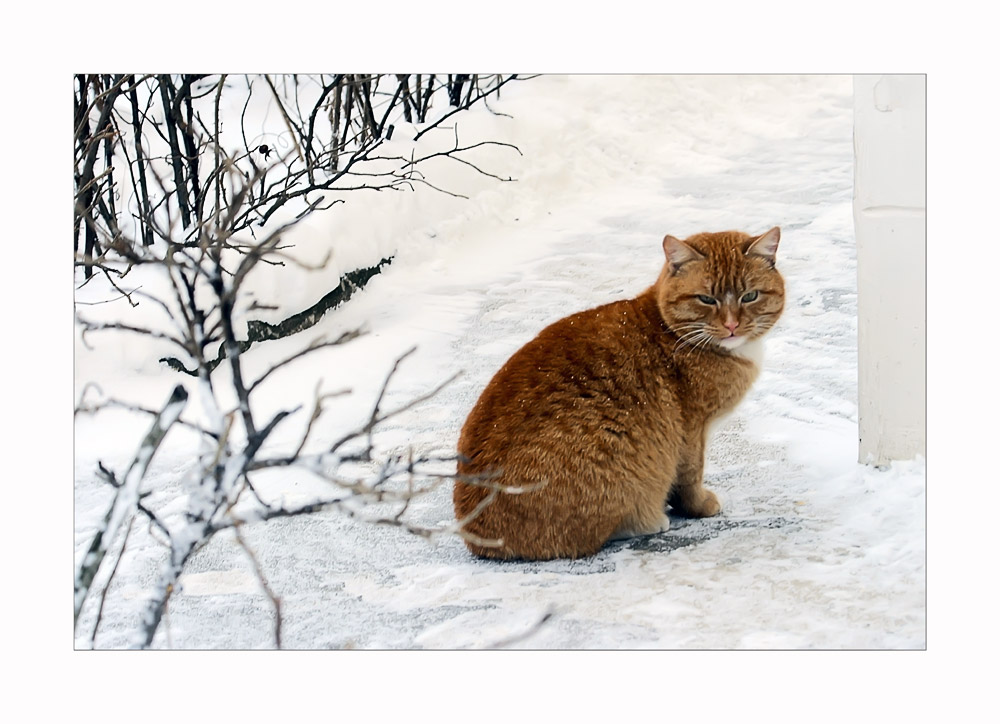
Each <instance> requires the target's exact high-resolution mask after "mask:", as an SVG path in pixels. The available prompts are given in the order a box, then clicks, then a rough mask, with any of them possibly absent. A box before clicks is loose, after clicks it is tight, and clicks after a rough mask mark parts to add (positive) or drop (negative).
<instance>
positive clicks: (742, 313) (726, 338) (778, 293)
mask: <svg viewBox="0 0 1000 724" xmlns="http://www.w3.org/2000/svg"><path fill="white" fill-rule="evenodd" d="M780 238H781V230H780V229H779V228H778V227H774V228H773V229H771V230H770V231H768V232H767V233H765V234H762V235H760V236H750V235H749V234H744V233H742V232H739V231H723V232H720V233H711V234H696V235H694V236H692V237H689V238H687V239H685V240H684V241H681V240H680V239H676V238H674V237H673V236H669V235H668V236H666V237H664V239H663V251H664V253H665V254H666V263H665V264H664V266H663V271H662V272H661V273H660V277H659V279H658V280H657V282H656V300H657V304H658V305H659V307H660V313H661V314H662V315H663V319H664V321H665V322H666V323H667V326H668V327H670V328H671V329H672V330H673V331H674V332H675V333H676V334H677V335H678V336H679V337H680V338H681V341H682V342H683V343H685V344H686V345H688V346H692V347H701V348H708V347H710V346H711V345H714V346H715V347H717V348H722V349H725V350H734V349H736V348H738V347H740V346H742V345H743V344H744V343H746V342H747V341H749V340H752V339H756V338H758V337H760V336H761V335H763V334H764V333H766V332H767V331H768V330H769V329H770V328H771V327H772V326H774V323H775V322H776V321H777V320H778V317H779V316H780V315H781V311H782V310H783V309H784V306H785V283H784V280H783V279H782V278H781V274H780V273H779V272H778V270H777V269H776V268H775V264H774V258H775V254H776V253H777V251H778V241H779V239H780Z"/></svg>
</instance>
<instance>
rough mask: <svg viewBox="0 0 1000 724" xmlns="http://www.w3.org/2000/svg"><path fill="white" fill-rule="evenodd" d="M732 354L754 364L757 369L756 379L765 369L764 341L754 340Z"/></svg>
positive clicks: (760, 339)
mask: <svg viewBox="0 0 1000 724" xmlns="http://www.w3.org/2000/svg"><path fill="white" fill-rule="evenodd" d="M732 354H733V355H735V356H736V357H742V358H743V359H745V360H750V361H751V362H753V364H754V367H756V368H757V369H756V372H755V373H754V377H756V376H757V375H758V374H760V371H761V369H763V367H764V339H763V338H758V339H752V340H750V341H749V342H746V343H745V344H743V345H741V346H739V347H737V348H736V349H734V350H733V351H732Z"/></svg>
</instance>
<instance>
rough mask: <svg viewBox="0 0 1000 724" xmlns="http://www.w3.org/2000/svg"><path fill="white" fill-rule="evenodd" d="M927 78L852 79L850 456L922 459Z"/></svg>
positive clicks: (880, 459)
mask: <svg viewBox="0 0 1000 724" xmlns="http://www.w3.org/2000/svg"><path fill="white" fill-rule="evenodd" d="M925 112H926V77H925V76H923V75H881V76H879V75H860V76H855V78H854V229H855V237H856V240H857V253H858V437H859V454H858V458H859V460H860V461H861V462H863V463H873V464H875V465H884V464H886V463H888V462H889V461H891V460H907V459H912V458H914V457H915V456H917V455H924V454H926V410H925V404H926V358H925V354H926V340H925V331H926V312H925V310H926V306H925V302H926V283H925V279H926V272H925V245H926V228H925V218H926V211H925V207H926V171H925V169H926V144H925V139H926V123H925V118H926V115H925Z"/></svg>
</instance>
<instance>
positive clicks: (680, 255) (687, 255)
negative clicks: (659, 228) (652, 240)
mask: <svg viewBox="0 0 1000 724" xmlns="http://www.w3.org/2000/svg"><path fill="white" fill-rule="evenodd" d="M663 253H664V254H666V255H667V261H668V262H670V267H671V271H674V272H676V271H677V270H678V269H680V268H681V265H682V264H685V263H687V262H689V261H695V260H697V259H704V258H705V257H704V256H702V255H701V254H700V253H698V252H697V251H695V250H694V249H692V248H691V247H690V246H688V245H687V244H685V243H684V242H683V241H681V240H680V239H678V238H676V237H673V236H670V234H667V235H666V236H664V237H663Z"/></svg>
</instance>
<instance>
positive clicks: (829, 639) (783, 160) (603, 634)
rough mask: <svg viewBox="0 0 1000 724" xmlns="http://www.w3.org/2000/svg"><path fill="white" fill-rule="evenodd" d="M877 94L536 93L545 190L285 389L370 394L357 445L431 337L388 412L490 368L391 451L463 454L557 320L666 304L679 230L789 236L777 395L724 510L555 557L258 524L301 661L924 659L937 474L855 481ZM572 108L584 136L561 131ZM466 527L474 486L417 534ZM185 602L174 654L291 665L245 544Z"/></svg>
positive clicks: (485, 225)
mask: <svg viewBox="0 0 1000 724" xmlns="http://www.w3.org/2000/svg"><path fill="white" fill-rule="evenodd" d="M850 89H851V85H850V80H849V78H833V79H829V78H807V79H784V78H765V79H715V78H697V77H695V78H685V79H680V80H678V79H669V78H656V77H649V78H638V79H631V78H611V79H601V78H572V79H565V78H540V79H537V80H535V81H532V82H531V83H530V84H524V85H523V86H522V87H521V88H519V89H518V91H517V92H516V93H512V94H511V95H512V97H511V98H510V99H508V100H507V101H506V103H507V104H509V105H506V106H503V108H504V110H505V111H507V112H511V113H513V114H514V116H515V118H518V119H520V118H526V117H528V116H529V114H536V115H535V116H533V117H534V118H541V119H543V120H544V123H543V122H542V121H538V122H537V123H538V125H537V126H535V127H529V128H528V130H526V131H523V132H522V135H521V136H517V134H516V133H514V139H515V141H516V142H517V143H518V144H519V145H520V146H521V148H522V150H523V151H524V160H523V161H522V162H521V163H522V164H523V166H522V167H521V168H520V169H519V172H517V173H515V174H514V175H515V176H518V178H519V179H520V180H519V181H518V182H517V183H516V184H508V185H504V186H502V188H500V189H499V190H493V189H490V190H487V191H484V192H483V193H482V194H480V195H479V196H477V197H474V198H473V201H472V202H471V204H472V206H473V210H472V211H463V213H462V214H460V215H456V216H454V217H449V218H443V219H440V220H438V221H437V222H435V223H433V224H429V225H426V226H424V227H421V228H419V229H415V230H414V231H413V232H412V233H410V234H409V236H408V237H407V238H408V241H409V242H410V243H409V244H408V245H403V244H401V248H400V250H399V253H398V255H397V258H396V260H395V261H394V263H393V264H392V265H391V266H390V267H389V268H388V269H387V270H386V271H385V272H384V273H383V274H382V275H380V276H379V277H376V278H375V279H374V280H373V281H372V282H371V284H370V285H369V286H368V287H367V288H366V289H365V291H364V292H363V293H361V294H359V295H358V296H357V297H356V298H355V299H354V300H353V301H352V302H351V303H350V304H349V305H348V306H347V307H345V308H344V309H343V310H339V311H338V312H337V313H335V314H332V315H329V318H328V319H325V320H323V322H322V323H321V324H320V325H319V327H317V331H323V332H326V333H328V334H336V333H337V332H339V331H340V330H342V329H348V328H352V327H354V326H356V325H358V324H361V323H367V324H368V326H369V328H370V330H371V333H370V334H369V335H367V336H366V337H363V338H362V339H360V340H358V341H357V342H356V343H354V344H352V345H350V346H349V347H346V348H344V349H338V350H334V351H331V352H330V354H328V355H325V356H323V357H322V358H321V360H320V361H318V362H314V363H312V364H313V365H314V366H313V367H309V366H308V365H307V366H306V367H305V368H304V372H302V373H300V377H301V378H302V379H301V380H299V381H293V380H289V383H288V386H287V387H285V388H283V389H284V390H285V391H287V393H288V395H289V396H292V395H295V394H300V393H301V394H303V396H304V397H308V395H309V394H310V393H311V391H312V388H313V386H314V384H315V379H316V378H317V377H319V376H325V377H330V378H331V381H330V385H331V387H336V386H337V385H336V384H335V381H334V380H333V379H332V378H333V377H337V378H338V379H343V380H350V381H351V386H352V387H353V389H354V395H353V397H352V398H351V399H352V402H345V403H344V408H343V411H342V413H343V414H342V424H343V425H344V426H346V425H348V424H350V422H351V420H352V417H353V418H356V419H360V418H362V417H364V416H365V415H367V412H368V409H369V404H370V403H368V402H367V400H370V399H372V396H373V393H374V391H375V390H376V389H377V386H378V384H379V382H380V381H381V379H382V377H383V376H384V374H385V373H386V371H388V369H389V367H390V366H391V364H392V361H393V360H394V359H395V357H396V356H397V355H398V354H399V353H400V352H402V351H403V350H405V349H407V348H408V347H409V346H411V345H413V344H416V345H417V346H418V352H417V353H416V355H414V357H413V358H412V359H411V360H408V361H407V362H405V363H404V366H403V368H402V369H401V373H400V375H399V377H398V378H397V379H396V380H395V383H394V385H393V387H392V388H391V390H390V395H389V399H388V400H387V402H388V403H389V404H392V403H394V402H395V403H400V402H403V401H405V400H408V399H410V398H412V397H414V396H417V395H419V394H422V393H423V392H425V391H426V390H427V389H428V388H429V387H431V386H433V385H434V384H436V383H437V382H440V381H441V380H444V379H445V378H447V377H448V376H450V375H451V374H452V373H453V372H455V371H458V370H461V371H463V374H462V376H461V377H460V378H459V379H458V380H457V381H456V382H455V383H454V384H452V385H451V386H449V387H447V388H446V389H445V390H444V391H442V392H441V393H440V394H439V395H438V396H437V397H435V398H434V399H433V400H430V401H429V402H427V403H425V404H423V405H421V406H420V407H419V408H418V409H415V410H413V411H411V412H410V413H407V414H406V415H404V416H401V417H399V418H397V419H396V420H394V421H393V423H392V424H391V425H389V426H387V427H386V428H385V429H384V430H383V431H382V433H381V434H380V435H379V436H378V437H377V441H378V442H379V444H380V446H381V448H382V449H383V450H385V451H387V452H392V451H393V450H403V449H406V447H407V446H409V445H412V446H414V448H415V449H416V450H418V451H421V452H426V451H431V450H440V451H448V450H453V449H454V445H455V441H456V439H457V436H458V430H459V428H460V426H461V424H462V422H463V419H464V416H465V414H466V413H467V412H468V410H469V408H470V407H471V405H472V404H473V403H474V401H475V399H476V396H477V395H478V393H479V391H480V390H481V389H482V387H483V386H484V385H485V383H486V382H487V381H488V379H489V377H490V376H491V375H492V374H493V372H494V371H495V370H496V369H497V368H499V367H500V365H501V364H502V363H503V362H504V360H505V359H506V358H507V357H508V356H509V355H510V354H511V353H512V352H513V351H514V350H516V349H517V348H518V347H519V346H520V345H521V344H523V343H524V342H525V341H527V340H528V339H530V338H531V336H533V335H534V334H535V333H536V332H537V331H538V330H540V329H541V328H542V327H543V326H545V325H546V324H548V323H549V322H551V321H554V320H555V319H557V318H559V317H562V316H564V315H565V314H568V313H570V312H572V311H576V310H579V309H584V308H587V307H591V306H594V305H597V304H600V303H603V302H606V301H610V300H612V299H617V298H622V297H624V296H632V295H634V294H636V293H638V292H640V291H641V290H642V289H644V288H645V287H646V286H648V284H650V283H651V282H652V280H653V279H654V278H655V276H656V273H657V271H658V269H659V266H660V263H661V255H662V251H661V250H660V246H659V243H660V240H661V239H662V237H663V235H664V234H665V233H671V234H674V235H676V236H681V237H683V236H685V235H688V234H690V233H694V232H696V231H702V230H712V231H715V230H722V229H727V228H740V229H743V230H746V231H749V232H754V231H758V232H759V231H764V230H766V229H768V228H770V227H771V226H773V225H775V224H778V225H780V226H781V227H782V231H783V233H782V245H781V248H780V250H779V254H778V257H779V267H780V268H781V270H782V271H783V273H784V275H785V277H786V280H787V282H788V290H789V303H788V306H787V311H786V313H785V316H784V318H783V319H782V322H781V323H780V324H779V326H778V328H777V329H776V330H775V331H774V332H772V333H771V335H770V337H769V343H768V358H767V360H766V362H765V372H764V374H763V375H762V376H761V378H760V380H759V381H758V383H757V385H756V386H755V388H754V389H753V390H752V391H751V393H750V395H749V397H748V399H747V400H746V401H745V403H744V404H743V405H742V406H741V407H740V408H739V409H738V411H737V413H736V414H735V416H734V417H733V418H731V420H730V421H729V423H728V425H727V426H725V427H724V428H722V429H720V430H719V431H718V432H717V434H716V437H715V439H714V440H713V441H712V442H711V443H710V446H709V453H708V455H709V459H708V466H707V469H706V479H707V484H708V485H709V486H710V487H711V488H712V489H714V490H715V491H716V492H718V493H719V495H720V498H721V499H722V501H723V508H724V510H723V514H722V516H721V517H719V518H716V519H711V520H704V521H685V520H680V519H675V520H674V521H672V526H673V527H672V529H671V530H670V531H669V532H668V533H665V534H661V535H659V536H655V537H652V538H645V539H636V540H632V541H626V542H619V543H615V544H612V545H609V546H607V547H606V548H605V549H604V550H602V551H601V552H600V553H599V554H598V555H596V556H595V557H593V558H590V559H585V560H580V561H553V562H545V563H504V564H498V563H495V562H485V561H479V560H477V559H474V558H472V557H471V556H470V555H469V554H468V552H467V551H466V549H465V547H464V546H463V545H462V544H461V542H460V541H459V540H458V539H457V538H443V539H440V540H438V541H434V542H431V543H428V542H427V541H425V540H423V539H419V538H416V537H414V536H411V535H408V534H406V533H403V532H401V531H399V530H396V529H391V528H385V527H376V526H370V525H365V524H361V523H359V522H358V521H355V520H349V519H346V518H344V517H343V516H341V515H338V514H336V513H331V514H324V515H316V516H312V517H310V518H306V519H296V520H294V521H275V522H272V523H270V524H267V525H265V526H256V527H252V528H248V529H247V530H246V531H245V536H246V538H247V540H248V542H250V543H251V545H252V546H253V547H254V550H255V551H256V553H257V556H258V559H259V560H260V562H261V564H262V566H263V567H264V569H265V570H266V571H268V572H269V580H270V583H271V586H272V588H273V589H274V590H275V591H276V592H277V593H278V594H279V595H280V596H281V597H282V601H283V610H284V624H285V629H284V633H283V639H284V643H285V645H286V646H288V647H290V648H326V647H343V646H353V647H362V648H418V647H422V648H466V647H481V646H488V645H492V644H496V643H497V642H501V641H506V640H508V639H510V638H511V637H517V635H518V634H519V633H520V632H523V631H528V630H529V629H531V628H532V626H533V624H534V623H535V622H536V621H538V620H539V619H540V618H542V617H543V616H545V615H546V614H547V613H552V614H553V615H552V617H551V618H550V619H549V620H548V621H547V622H546V623H545V624H544V625H543V626H541V627H540V628H539V629H538V630H537V631H535V632H533V633H532V634H531V635H530V636H528V637H526V638H524V639H523V640H518V641H516V642H514V643H513V644H512V645H513V646H517V647H526V648H647V647H655V648H832V649H841V648H922V647H923V646H924V644H925V641H924V615H925V611H924V589H925V579H924V522H923V521H924V467H923V463H922V462H916V463H908V464H899V465H895V466H894V467H893V468H892V469H891V470H889V471H884V472H879V471H876V470H872V469H869V468H866V467H864V466H860V465H858V464H857V463H856V462H855V458H856V424H857V404H856V362H857V356H856V344H855V340H856V307H855V268H854V263H855V261H854V243H853V229H852V220H851V184H852V153H851V110H850V109H851V97H850ZM599 101H600V102H599ZM560 104H562V105H560ZM560 108H572V109H573V116H572V120H559V119H561V118H562V117H563V116H560V115H559V113H560ZM508 109H509V110H508ZM546 119H547V120H546ZM545 123H547V124H548V125H544V124H545ZM529 125H530V124H529ZM512 133H513V132H512ZM556 138H558V139H559V141H558V144H554V143H553V140H554V139H556ZM320 328H322V329H320ZM251 354H253V353H251ZM334 371H335V373H334ZM275 404H280V403H278V402H276V403H275ZM82 433H83V434H87V437H86V440H87V441H88V446H87V448H86V449H85V450H82V449H81V447H80V446H79V439H80V437H79V436H80V435H81V430H80V429H79V426H78V451H77V471H78V472H77V477H78V490H77V509H78V515H79V516H80V517H81V518H86V517H87V515H88V514H90V515H93V513H92V512H91V511H96V510H98V509H99V506H98V505H97V502H96V501H98V500H99V499H100V497H101V496H100V493H99V492H98V491H96V490H95V489H94V488H95V486H96V484H95V483H94V482H93V480H92V476H91V475H90V474H89V473H88V472H87V471H88V470H92V464H93V460H96V458H97V457H100V455H99V454H98V452H101V450H100V446H99V445H97V442H96V439H97V437H98V435H96V434H95V433H93V431H91V432H89V433H88V432H87V431H86V430H84V431H82ZM335 433H336V431H334V430H331V431H330V432H329V435H328V436H329V437H330V438H333V437H335V436H336V434H335ZM90 445H93V446H94V447H93V448H91V447H90ZM102 454H104V455H105V456H106V455H107V450H104V451H103V452H102ZM124 454H127V450H126V451H122V455H124ZM104 459H108V458H107V457H105V458H104ZM158 464H159V466H158V468H157V470H159V471H160V472H159V474H161V475H164V476H167V475H168V474H169V472H170V471H171V470H172V469H173V468H174V467H175V466H177V465H179V464H180V463H179V461H177V460H173V461H172V460H171V459H170V456H169V453H167V452H165V453H164V456H163V458H162V459H160V460H158ZM164 479H166V478H164ZM268 485H269V486H270V487H269V488H268V492H270V493H272V494H275V495H282V496H285V498H286V500H292V499H294V498H295V496H296V495H302V496H307V495H308V494H309V493H310V492H312V491H311V490H310V489H309V487H308V486H307V485H304V484H303V487H302V489H301V490H300V489H299V487H298V486H299V485H300V482H299V481H297V480H291V479H288V478H280V477H279V478H275V479H273V480H271V481H269V482H268ZM451 516H452V511H451V491H450V487H444V488H441V489H439V490H437V491H435V492H434V493H433V494H431V495H429V496H427V497H426V498H424V499H421V500H420V501H419V503H418V504H417V505H415V506H414V507H413V509H412V514H411V518H412V519H413V520H415V521H416V522H419V523H422V524H426V525H435V524H439V523H445V522H447V521H449V520H450V519H451ZM84 522H85V521H84ZM79 539H80V525H78V540H79ZM143 550H144V549H143V548H142V547H141V546H140V547H139V548H138V551H139V552H138V553H137V554H136V556H135V560H134V561H132V563H135V566H134V568H133V569H132V570H133V573H132V574H131V575H130V577H129V578H127V579H126V580H124V581H122V582H121V583H120V585H119V586H118V587H117V588H118V590H117V593H118V595H119V596H120V600H122V601H124V603H120V604H118V605H111V606H109V608H108V609H107V610H106V611H105V619H106V620H105V623H104V624H103V625H102V629H101V634H100V635H99V636H98V640H97V643H98V646H107V647H115V646H122V645H125V644H126V643H127V640H126V639H125V638H124V631H125V629H126V627H127V626H128V625H129V620H130V619H129V617H130V616H132V615H134V612H135V609H134V606H135V605H136V604H137V603H139V602H141V586H142V585H144V583H147V582H148V580H149V577H150V576H151V575H152V573H153V571H152V569H151V568H150V564H149V561H147V560H146V558H148V556H144V555H143V553H142V551H143ZM148 550H149V551H151V550H152V549H148ZM150 560H151V558H150ZM183 584H184V588H183V591H182V592H181V593H179V594H177V595H175V596H174V597H173V599H172V600H171V608H170V620H169V624H168V626H167V627H165V630H163V631H161V633H160V635H159V636H158V638H157V641H156V645H158V646H167V645H170V646H173V647H180V648H184V647H193V648H256V647H267V646H269V645H270V644H271V641H272V639H271V635H272V632H271V610H270V607H269V603H268V601H267V599H266V598H265V597H264V596H263V595H262V594H261V593H260V592H259V590H258V587H257V584H256V583H255V580H254V578H253V575H252V574H251V569H250V566H249V564H248V562H247V561H246V559H245V556H244V554H243V552H242V551H241V550H240V549H239V548H238V547H237V546H236V544H235V543H234V542H233V541H231V540H230V539H228V538H220V539H219V540H216V541H214V542H213V543H212V544H211V545H209V546H208V547H207V548H206V549H204V550H203V551H201V552H200V553H199V554H197V555H196V556H195V557H194V558H193V559H192V561H191V563H190V565H189V568H188V573H187V574H186V576H185V578H184V580H183ZM113 593H115V592H113ZM112 600H113V597H109V602H110V601H112ZM81 628H82V630H83V631H86V630H87V627H86V626H83V627H81ZM168 634H169V640H168Z"/></svg>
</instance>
